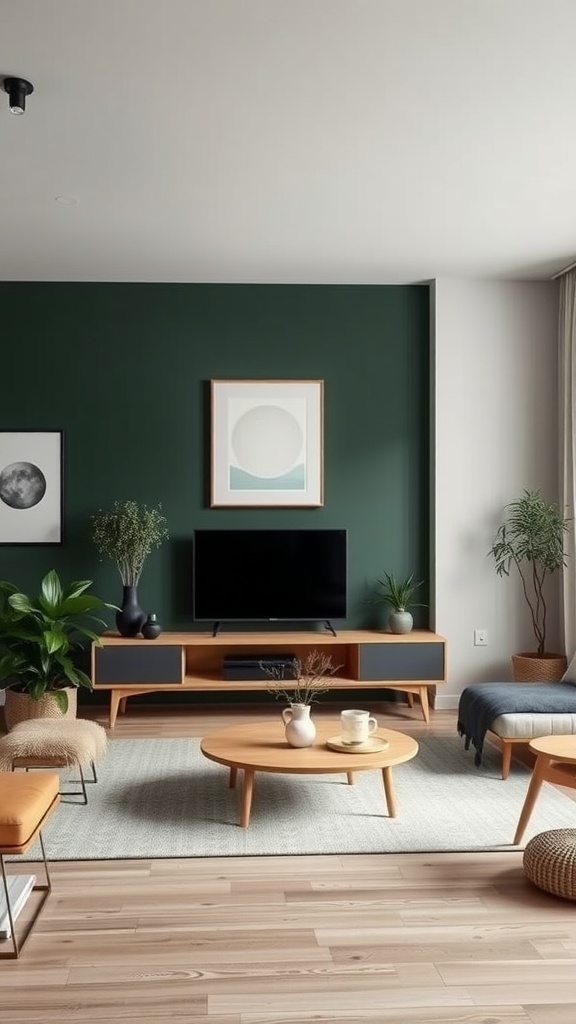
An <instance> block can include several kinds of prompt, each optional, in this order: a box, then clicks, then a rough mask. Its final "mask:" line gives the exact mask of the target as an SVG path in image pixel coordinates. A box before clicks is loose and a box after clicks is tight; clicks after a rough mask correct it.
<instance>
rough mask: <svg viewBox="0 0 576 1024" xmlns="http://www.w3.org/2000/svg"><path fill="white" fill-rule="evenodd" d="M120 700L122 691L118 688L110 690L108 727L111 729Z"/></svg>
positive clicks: (114, 723)
mask: <svg viewBox="0 0 576 1024" xmlns="http://www.w3.org/2000/svg"><path fill="white" fill-rule="evenodd" d="M121 700H122V693H121V691H120V690H110V728H111V729H113V728H114V726H115V725H116V718H117V716H118V708H119V707H120V702H121Z"/></svg>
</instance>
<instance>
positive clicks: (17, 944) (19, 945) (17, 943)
mask: <svg viewBox="0 0 576 1024" xmlns="http://www.w3.org/2000/svg"><path fill="white" fill-rule="evenodd" d="M38 838H39V840H40V849H41V850H42V862H43V866H44V874H45V877H46V881H45V882H43V883H41V884H40V885H34V886H33V887H32V890H31V892H30V895H32V893H34V892H40V893H42V899H41V901H40V903H39V904H38V906H37V908H36V910H35V911H34V914H33V916H32V917H31V919H30V921H29V922H28V924H27V925H26V926H25V928H24V931H23V933H22V935H21V937H20V938H18V936H17V934H16V927H15V924H14V917H13V914H12V905H11V903H10V895H9V892H8V879H7V877H6V868H5V865H4V854H2V853H0V869H1V871H2V884H3V887H4V899H5V900H6V908H7V910H8V921H9V923H10V937H11V939H12V952H8V953H2V952H0V960H17V959H18V957H19V956H20V953H21V952H22V950H23V949H24V945H25V943H26V941H27V939H28V936H29V935H30V933H31V932H32V929H33V927H34V925H35V924H36V921H37V920H38V918H39V916H40V912H41V911H42V909H43V907H44V904H45V903H46V900H47V899H48V896H49V895H50V893H51V891H52V879H51V877H50V870H49V868H48V861H47V860H46V850H45V849H44V839H43V838H42V832H39V833H38Z"/></svg>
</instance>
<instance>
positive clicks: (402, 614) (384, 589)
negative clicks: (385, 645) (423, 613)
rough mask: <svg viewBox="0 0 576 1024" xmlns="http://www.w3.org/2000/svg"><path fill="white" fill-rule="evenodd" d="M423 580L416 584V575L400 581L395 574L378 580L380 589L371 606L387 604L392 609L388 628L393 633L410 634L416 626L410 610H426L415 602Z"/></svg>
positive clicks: (411, 574) (419, 603) (377, 583)
mask: <svg viewBox="0 0 576 1024" xmlns="http://www.w3.org/2000/svg"><path fill="white" fill-rule="evenodd" d="M423 582H424V581H423V580H419V581H418V582H417V583H415V582H414V573H410V575H409V576H404V577H403V578H401V579H398V578H397V577H396V576H395V575H394V573H393V572H385V573H384V577H383V579H378V580H376V585H377V587H378V589H377V591H376V594H375V595H374V597H373V598H372V600H371V604H385V605H388V607H389V608H391V609H392V610H391V612H390V615H389V617H388V626H389V628H390V630H391V632H392V633H410V632H411V630H412V628H413V626H414V619H413V617H412V613H411V612H409V611H408V609H409V608H425V607H426V605H424V604H422V603H421V602H419V601H414V600H413V599H412V598H413V594H415V593H416V591H417V590H418V587H421V586H422V584H423Z"/></svg>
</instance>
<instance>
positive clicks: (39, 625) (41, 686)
mask: <svg viewBox="0 0 576 1024" xmlns="http://www.w3.org/2000/svg"><path fill="white" fill-rule="evenodd" d="M91 585H92V580H76V581H75V582H73V583H70V584H69V585H68V586H63V585H62V583H61V581H60V578H59V576H58V574H57V573H56V571H55V570H54V569H52V570H51V571H50V572H49V573H47V574H46V576H44V579H43V580H42V583H41V587H40V593H39V594H38V595H37V596H35V597H30V596H28V594H24V593H22V592H21V591H20V590H19V588H18V587H17V586H16V585H15V584H14V583H9V582H8V581H7V580H2V581H0V682H2V683H3V684H4V689H5V691H6V705H5V708H4V715H5V719H6V725H7V726H8V728H9V729H10V728H12V726H13V725H15V724H16V722H17V721H19V720H22V719H25V718H38V717H43V716H46V717H54V715H59V714H68V715H71V716H73V715H74V714H75V713H76V698H77V688H78V687H81V686H83V687H86V689H91V687H92V683H91V680H90V678H89V676H87V675H86V673H85V672H83V671H82V669H80V668H79V667H78V665H77V664H76V663H75V660H74V657H73V654H74V651H75V650H76V649H78V648H81V647H82V643H81V640H82V638H87V639H89V640H94V641H95V642H97V643H99V642H100V641H99V636H98V634H97V633H95V632H94V630H93V629H92V628H90V626H89V625H88V623H91V624H96V625H102V626H105V625H106V623H105V622H103V621H102V620H101V619H99V618H97V617H95V616H94V615H93V614H92V613H93V612H94V611H96V610H97V609H102V608H114V607H115V605H111V604H107V603H106V602H105V601H102V600H101V599H100V598H99V597H96V596H95V595H94V594H88V593H86V591H87V590H88V588H89V587H90V586H91Z"/></svg>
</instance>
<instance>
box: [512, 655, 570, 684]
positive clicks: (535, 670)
mask: <svg viewBox="0 0 576 1024" xmlns="http://www.w3.org/2000/svg"><path fill="white" fill-rule="evenodd" d="M567 667H568V662H567V660H566V656H565V655H564V654H513V655H512V678H513V679H514V682H516V683H558V682H559V681H560V680H561V679H562V676H563V675H564V673H565V671H566V669H567Z"/></svg>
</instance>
